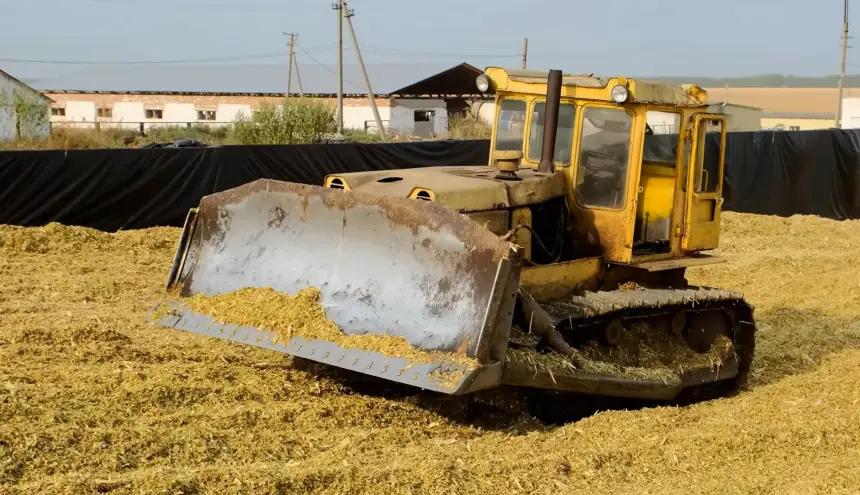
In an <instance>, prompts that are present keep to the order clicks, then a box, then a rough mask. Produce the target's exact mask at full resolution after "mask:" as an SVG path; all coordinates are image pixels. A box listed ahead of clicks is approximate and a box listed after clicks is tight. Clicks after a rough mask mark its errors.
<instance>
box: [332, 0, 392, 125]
mask: <svg viewBox="0 0 860 495" xmlns="http://www.w3.org/2000/svg"><path fill="white" fill-rule="evenodd" d="M341 4H342V5H343V6H344V7H346V8H345V10H344V12H343V15H344V17H346V24H347V26H348V27H349V34H350V36H352V46H353V47H354V48H355V56H356V58H357V59H358V67H359V68H360V69H361V75H362V77H364V84H365V86H367V98H368V100H370V108H371V109H372V110H373V117H374V118H375V119H376V127H377V129H379V135H380V136H381V137H382V138H383V139H384V138H385V128H384V127H382V119H381V118H380V117H379V109H378V108H376V99H375V98H374V97H373V89H372V88H371V87H370V79H368V77H367V70H366V69H365V67H364V60H363V59H362V58H361V50H360V49H359V48H358V40H357V39H356V37H355V28H353V26H352V16H353V15H355V13H354V11H353V10H352V9H350V8H349V6H348V5H347V3H346V2H345V1H343V0H341Z"/></svg>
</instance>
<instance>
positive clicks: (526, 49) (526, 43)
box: [523, 38, 529, 70]
mask: <svg viewBox="0 0 860 495" xmlns="http://www.w3.org/2000/svg"><path fill="white" fill-rule="evenodd" d="M528 58H529V39H528V38H523V70H526V61H527V60H528Z"/></svg>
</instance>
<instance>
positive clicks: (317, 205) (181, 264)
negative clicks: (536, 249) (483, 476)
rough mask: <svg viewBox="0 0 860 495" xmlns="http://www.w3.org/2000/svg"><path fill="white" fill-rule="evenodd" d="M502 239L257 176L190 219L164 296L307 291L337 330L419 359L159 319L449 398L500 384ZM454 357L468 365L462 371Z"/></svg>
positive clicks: (457, 219) (190, 316)
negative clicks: (407, 348) (392, 345)
mask: <svg viewBox="0 0 860 495" xmlns="http://www.w3.org/2000/svg"><path fill="white" fill-rule="evenodd" d="M519 266H520V259H519V257H518V253H517V251H516V249H514V247H513V245H511V244H509V243H507V242H504V241H502V240H501V239H500V238H499V237H498V236H496V235H494V234H493V233H492V232H490V231H489V230H487V229H485V228H484V227H482V226H481V225H479V224H477V223H475V222H473V221H472V220H470V219H469V218H467V217H465V216H464V215H461V214H458V213H457V212H454V211H451V210H450V209H447V208H445V207H443V206H440V205H437V204H434V203H430V202H423V201H418V200H410V199H405V198H403V199H401V198H391V197H380V196H375V195H369V194H366V193H361V192H356V191H347V190H340V189H329V188H323V187H318V186H311V185H304V184H295V183H287V182H279V181H272V180H258V181H254V182H251V183H248V184H245V185H243V186H240V187H237V188H234V189H230V190H227V191H224V192H220V193H217V194H213V195H210V196H207V197H204V198H203V199H202V200H201V202H200V205H199V207H198V208H197V209H196V210H193V211H192V212H190V213H189V217H188V219H186V224H185V227H184V228H183V234H182V237H181V239H180V243H179V247H178V249H177V255H176V258H175V260H174V266H173V267H172V268H171V272H170V276H169V281H168V285H169V288H172V287H173V286H177V287H178V288H179V295H180V296H182V297H188V296H193V295H195V294H204V295H206V296H214V295H219V294H227V293H231V292H234V291H237V290H240V289H243V288H254V287H256V288H271V289H274V290H276V291H279V292H283V293H287V294H295V293H296V292H298V291H300V290H302V289H305V288H308V287H315V288H317V289H319V291H320V297H319V302H320V303H321V304H322V305H323V307H324V309H325V314H326V317H327V318H328V319H329V320H331V321H332V322H334V323H335V324H336V325H337V326H338V327H339V328H340V329H341V330H342V331H343V332H344V333H345V334H349V335H360V334H377V335H381V334H387V335H390V336H395V337H402V338H403V339H404V340H405V341H406V342H408V343H409V344H411V345H412V346H413V347H414V348H416V349H417V350H420V351H425V352H426V353H428V355H432V356H440V358H439V359H438V360H435V361H432V362H430V361H429V360H427V361H426V362H425V361H420V362H419V361H415V360H410V359H408V358H406V357H401V356H386V355H384V354H382V353H380V352H373V351H368V350H364V349H357V348H345V347H342V346H340V345H338V344H337V343H335V342H331V341H325V340H318V339H306V338H304V337H301V336H293V337H292V338H290V339H289V340H285V341H283V342H278V337H277V335H276V334H275V333H273V332H270V331H268V330H265V329H258V328H249V327H236V326H235V325H229V324H227V325H225V324H224V323H223V322H217V321H215V320H214V319H212V318H211V317H209V316H208V315H203V314H198V313H194V312H193V311H190V310H189V309H187V308H185V307H184V305H183V304H182V303H181V300H180V301H173V302H171V304H173V305H174V311H173V313H172V314H168V315H167V316H161V317H158V319H157V322H158V323H160V324H162V325H165V326H169V327H175V328H178V329H182V330H187V331H191V332H196V333H201V334H204V335H210V336H214V337H219V338H225V339H228V340H232V341H235V342H240V343H245V344H250V345H255V346H259V347H264V348H268V349H271V350H275V351H279V352H284V353H287V354H291V355H294V356H298V357H301V358H305V359H309V360H313V361H318V362H322V363H326V364H330V365H334V366H338V367H341V368H346V369H350V370H353V371H358V372H361V373H365V374H369V375H374V376H378V377H382V378H385V379H389V380H393V381H397V382H401V383H407V384H410V385H415V386H419V387H421V388H426V389H431V390H436V391H439V392H444V393H449V394H462V393H467V392H471V391H475V390H478V389H481V388H488V387H492V386H496V385H498V384H499V383H500V381H501V372H502V364H501V363H502V361H503V360H504V352H505V350H506V349H507V342H508V335H509V331H510V325H511V319H512V316H513V310H514V306H515V301H516V291H517V286H518V284H519ZM464 363H472V365H471V366H470V365H467V364H464Z"/></svg>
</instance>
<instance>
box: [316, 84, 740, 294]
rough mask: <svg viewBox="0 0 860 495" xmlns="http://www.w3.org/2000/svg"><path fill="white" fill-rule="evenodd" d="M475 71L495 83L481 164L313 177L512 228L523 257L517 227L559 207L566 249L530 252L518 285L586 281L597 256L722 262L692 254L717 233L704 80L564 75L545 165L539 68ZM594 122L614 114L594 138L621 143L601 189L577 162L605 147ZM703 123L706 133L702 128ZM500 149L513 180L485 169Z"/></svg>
mask: <svg viewBox="0 0 860 495" xmlns="http://www.w3.org/2000/svg"><path fill="white" fill-rule="evenodd" d="M486 76H487V78H488V79H489V83H490V87H492V88H493V89H494V92H495V121H494V125H493V133H492V141H491V150H492V151H491V157H490V163H488V164H486V165H484V166H474V167H434V168H429V169H411V170H397V171H384V172H359V173H351V174H333V175H330V176H328V177H327V178H326V180H325V186H326V187H333V188H343V189H350V190H359V191H366V192H370V193H372V194H380V195H385V196H398V197H407V198H412V199H418V200H424V201H432V202H436V203H440V204H442V205H444V206H446V207H448V208H451V209H453V210H455V211H458V212H460V213H463V214H465V215H466V216H468V217H469V218H471V219H473V220H475V221H476V222H478V223H480V224H482V225H484V226H485V227H487V228H488V229H489V230H490V231H492V232H493V233H495V234H497V235H500V236H503V235H505V234H506V233H507V232H509V231H511V230H516V232H515V233H514V236H513V239H514V241H515V242H516V243H517V244H518V245H520V246H522V247H523V249H524V250H525V258H526V259H527V260H529V261H533V258H532V256H533V253H535V251H536V250H537V247H536V246H535V245H534V241H533V239H532V237H533V234H532V232H530V231H529V230H527V229H524V228H519V229H518V226H521V225H525V226H527V227H530V228H532V229H534V225H533V222H534V219H535V218H536V217H542V218H543V219H544V220H546V217H548V216H549V217H550V218H551V219H552V220H554V219H557V218H558V216H559V215H569V216H570V217H571V222H570V225H569V227H568V229H567V232H565V234H564V235H565V238H564V239H563V241H562V242H564V244H565V245H576V246H577V249H576V252H575V253H570V254H568V255H567V256H566V258H565V259H562V260H555V261H556V262H554V263H546V260H542V262H540V263H539V264H533V265H532V266H526V267H524V268H523V273H522V283H523V285H524V286H525V287H526V288H529V289H531V290H532V291H538V292H541V293H545V292H547V291H548V293H551V294H558V293H560V292H562V293H564V292H567V293H571V292H574V291H576V290H578V289H580V288H582V287H591V286H595V285H596V284H597V282H598V278H599V276H600V275H601V274H602V273H603V269H604V266H605V265H604V263H595V259H598V258H599V259H600V260H602V261H603V262H606V263H612V264H616V265H629V266H632V267H638V268H642V269H644V270H645V271H662V270H667V269H679V268H684V267H688V266H697V265H702V264H708V263H717V262H720V261H722V259H720V258H718V257H713V256H705V255H703V254H702V253H701V251H706V250H710V249H714V248H716V247H718V244H719V222H720V208H721V205H722V200H721V193H722V175H723V167H724V145H725V135H726V128H725V118H724V116H722V115H718V114H708V113H707V103H706V101H707V95H706V93H705V92H704V90H702V89H701V88H699V87H697V86H673V85H666V84H659V83H649V82H643V81H637V80H632V79H628V78H611V79H608V80H601V79H598V78H595V77H592V76H583V75H565V76H564V78H563V80H562V86H561V98H560V105H559V121H558V122H559V123H558V127H557V129H558V130H557V133H556V145H555V150H554V164H555V171H554V172H552V173H546V172H539V171H538V170H537V169H538V164H539V162H540V158H541V154H542V152H543V149H542V144H543V137H544V136H543V125H544V107H545V105H546V95H547V84H548V83H547V73H546V72H538V71H518V70H504V69H501V68H489V69H487V71H486ZM616 87H623V88H625V89H626V91H627V94H628V96H627V100H626V101H625V102H624V103H622V104H619V103H618V102H616V101H615V100H613V97H612V94H611V93H612V90H613V88H616ZM666 115H670V116H672V117H673V121H674V122H675V125H673V126H672V128H670V129H659V131H660V132H659V133H654V132H653V127H652V125H648V119H649V117H651V116H658V117H659V118H662V119H664V120H665V118H666V117H665V116H666ZM595 116H597V117H601V119H598V118H595ZM606 117H608V118H609V119H612V120H609V119H607V118H606ZM604 122H610V123H611V125H614V127H613V128H610V129H609V130H604V131H603V132H604V133H605V134H606V136H604V139H609V140H611V141H610V144H611V145H613V146H615V148H616V150H621V151H622V152H623V153H621V154H616V156H614V157H611V158H610V159H609V160H608V162H609V163H608V165H609V167H614V169H612V168H609V167H604V168H607V170H606V173H607V174H608V173H615V174H616V177H614V178H611V179H610V181H605V180H604V184H606V187H607V188H608V189H606V190H605V191H600V190H599V189H600V187H601V186H599V185H597V186H595V185H594V184H593V183H594V182H597V180H592V177H594V175H596V173H595V172H592V171H590V170H589V160H591V159H592V157H594V156H598V158H596V159H595V160H599V159H600V156H599V155H600V153H601V152H602V151H604V150H605V149H606V148H609V146H606V145H603V143H602V142H601V141H599V135H600V134H601V130H600V128H599V126H600V125H601V124H602V123H604ZM682 124H683V125H682ZM713 130H716V131H717V132H716V135H710V136H708V135H706V131H713ZM602 145H603V146H602ZM601 146H602V147H601ZM706 148H707V151H708V153H707V154H706V153H705V151H706ZM649 151H651V152H649ZM511 152H518V154H519V156H520V157H521V158H520V159H519V160H518V161H519V164H518V167H517V169H518V170H517V171H516V175H517V178H518V179H519V180H504V179H497V178H496V175H497V174H496V168H497V160H499V158H498V157H499V156H503V157H504V155H505V154H508V155H510V153H511ZM505 158H506V157H505ZM599 172H600V171H598V172H597V173H599ZM709 175H710V177H708V176H709ZM709 185H710V187H709ZM595 189H597V194H596V195H595V194H594V193H593V192H592V191H594V190H595ZM610 193H611V194H610ZM553 200H560V201H556V202H555V206H559V207H560V206H563V207H564V211H560V210H558V209H557V208H556V210H555V211H552V212H551V213H547V211H546V210H547V208H549V206H548V205H549V204H551V203H552V201H553ZM572 265H575V266H572ZM545 286H546V287H550V288H548V289H547V288H544V287H545ZM553 286H555V287H554V288H552V287H553Z"/></svg>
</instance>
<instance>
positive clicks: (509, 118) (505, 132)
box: [496, 99, 526, 151]
mask: <svg viewBox="0 0 860 495" xmlns="http://www.w3.org/2000/svg"><path fill="white" fill-rule="evenodd" d="M525 132H526V102H525V101H524V100H511V99H504V100H502V103H501V104H500V105H499V122H498V124H497V125H496V150H498V151H522V149H523V141H524V140H525Z"/></svg>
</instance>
